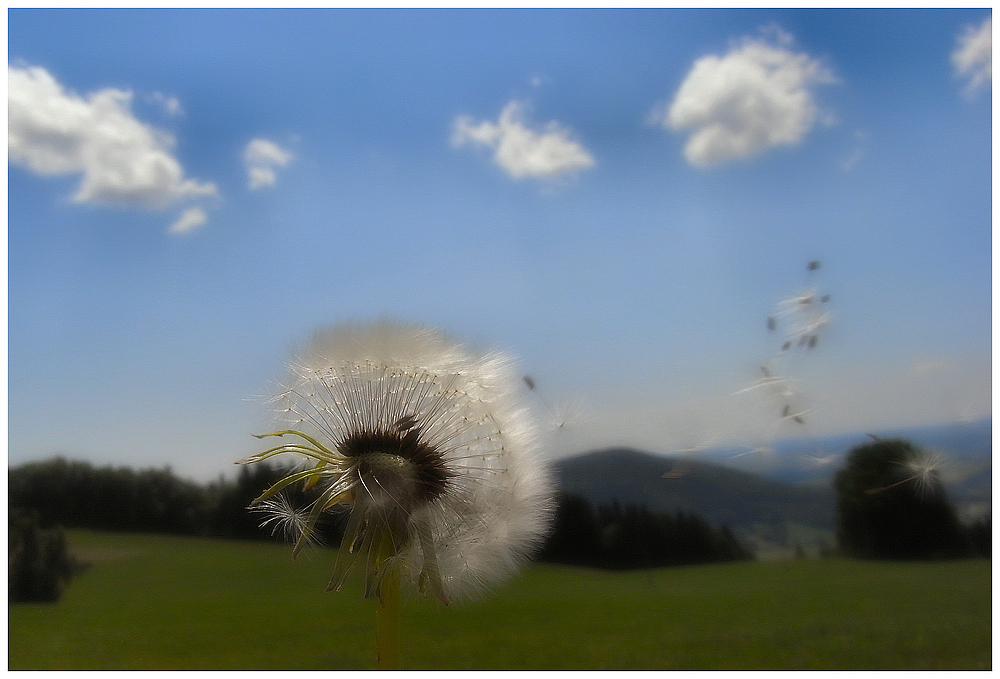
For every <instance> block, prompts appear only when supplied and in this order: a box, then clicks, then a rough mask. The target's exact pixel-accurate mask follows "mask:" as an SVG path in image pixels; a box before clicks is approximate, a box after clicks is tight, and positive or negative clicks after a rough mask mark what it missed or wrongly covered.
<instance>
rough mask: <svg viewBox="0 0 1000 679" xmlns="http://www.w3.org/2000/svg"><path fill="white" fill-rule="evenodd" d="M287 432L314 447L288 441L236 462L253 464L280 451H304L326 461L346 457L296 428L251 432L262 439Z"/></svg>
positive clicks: (338, 460)
mask: <svg viewBox="0 0 1000 679" xmlns="http://www.w3.org/2000/svg"><path fill="white" fill-rule="evenodd" d="M285 434H291V435H293V436H298V437H299V438H302V439H304V440H305V441H306V442H307V443H309V444H310V445H311V446H312V447H309V446H306V445H303V444H301V443H286V444H284V445H281V446H276V447H274V448H270V449H268V450H265V451H264V452H263V453H257V454H256V455H251V456H250V457H248V458H246V459H245V460H239V461H238V462H237V463H236V464H251V463H253V462H259V461H261V460H263V459H266V458H268V457H271V456H272V455H277V454H279V453H291V452H296V453H302V454H303V455H308V456H309V457H312V458H314V459H317V460H323V461H324V462H342V461H343V460H344V459H345V458H344V456H343V455H340V454H338V453H335V452H333V451H332V450H330V449H329V448H327V447H326V446H324V445H323V444H322V443H320V442H319V441H317V440H316V439H314V438H313V437H312V436H309V435H308V434H303V433H302V432H300V431H296V430H294V429H283V430H281V431H272V432H269V433H267V434H251V436H253V437H254V438H258V439H262V438H265V437H267V436H284V435H285Z"/></svg>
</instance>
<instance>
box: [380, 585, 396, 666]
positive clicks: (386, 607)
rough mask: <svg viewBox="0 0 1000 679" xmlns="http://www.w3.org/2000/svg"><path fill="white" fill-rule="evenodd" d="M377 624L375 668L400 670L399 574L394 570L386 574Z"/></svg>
mask: <svg viewBox="0 0 1000 679" xmlns="http://www.w3.org/2000/svg"><path fill="white" fill-rule="evenodd" d="M381 590H382V591H381V596H380V597H379V603H378V613H377V622H376V630H375V636H376V644H377V648H378V651H377V653H378V655H377V656H376V659H375V667H376V669H378V670H383V671H385V670H398V669H399V613H400V605H399V604H400V596H399V573H398V572H396V571H395V570H394V569H393V570H391V571H390V572H388V573H386V576H385V577H384V578H383V580H382V587H381Z"/></svg>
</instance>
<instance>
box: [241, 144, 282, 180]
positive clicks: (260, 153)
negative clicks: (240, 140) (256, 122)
mask: <svg viewBox="0 0 1000 679" xmlns="http://www.w3.org/2000/svg"><path fill="white" fill-rule="evenodd" d="M292 157H293V156H292V154H291V153H290V152H288V151H286V150H285V149H283V148H281V147H280V146H278V145H277V144H275V143H274V142H273V141H268V140H267V139H251V140H250V142H249V143H248V144H247V145H246V149H244V151H243V163H244V164H245V165H246V168H247V177H248V185H249V187H250V189H251V190H256V189H259V188H261V187H263V186H273V185H274V183H275V182H276V181H277V179H278V176H277V173H276V172H275V169H276V168H278V167H285V166H286V165H288V163H290V162H291V160H292Z"/></svg>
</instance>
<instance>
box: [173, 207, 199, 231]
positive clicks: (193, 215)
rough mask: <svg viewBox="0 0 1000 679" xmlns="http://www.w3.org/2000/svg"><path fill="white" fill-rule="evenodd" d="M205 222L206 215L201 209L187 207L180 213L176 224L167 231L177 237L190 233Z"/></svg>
mask: <svg viewBox="0 0 1000 679" xmlns="http://www.w3.org/2000/svg"><path fill="white" fill-rule="evenodd" d="M207 221H208V215H207V214H206V213H205V211H204V210H203V209H202V208H200V207H189V208H188V209H186V210H184V212H182V213H181V216H180V217H178V218H177V221H176V222H174V223H173V224H171V225H170V228H169V229H168V231H169V232H170V233H173V234H177V235H183V234H187V233H191V232H192V231H194V230H195V229H197V228H198V227H199V226H201V225H202V224H204V223H205V222H207Z"/></svg>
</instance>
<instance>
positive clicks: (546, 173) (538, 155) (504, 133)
mask: <svg viewBox="0 0 1000 679" xmlns="http://www.w3.org/2000/svg"><path fill="white" fill-rule="evenodd" d="M451 141H452V144H453V145H454V146H462V145H464V144H474V145H479V146H485V147H487V148H490V149H493V160H494V162H495V163H496V164H497V165H499V166H500V167H501V168H503V169H504V170H505V171H506V172H507V174H509V175H510V176H511V177H513V178H514V179H521V178H522V177H535V178H538V179H549V178H552V177H555V176H557V175H560V174H564V173H566V172H572V171H575V170H583V169H586V168H588V167H591V166H593V165H594V159H593V157H592V156H591V155H590V153H588V152H587V150H586V149H585V148H584V147H583V146H581V145H580V144H579V143H578V142H576V141H573V140H572V139H571V137H570V131H569V130H567V129H565V128H563V127H562V126H560V125H559V123H557V122H554V121H553V122H550V123H548V124H547V125H545V127H544V128H543V129H542V130H541V131H536V130H533V129H530V128H529V127H528V126H527V124H526V123H525V122H524V105H523V104H522V103H521V102H518V101H512V102H510V103H509V104H507V106H506V107H504V109H503V111H501V112H500V117H499V119H498V120H497V122H496V123H493V122H490V121H488V120H484V121H482V122H480V123H478V124H474V123H473V121H472V119H471V118H469V117H468V116H461V117H459V118H456V119H455V122H454V125H453V127H452V138H451Z"/></svg>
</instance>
